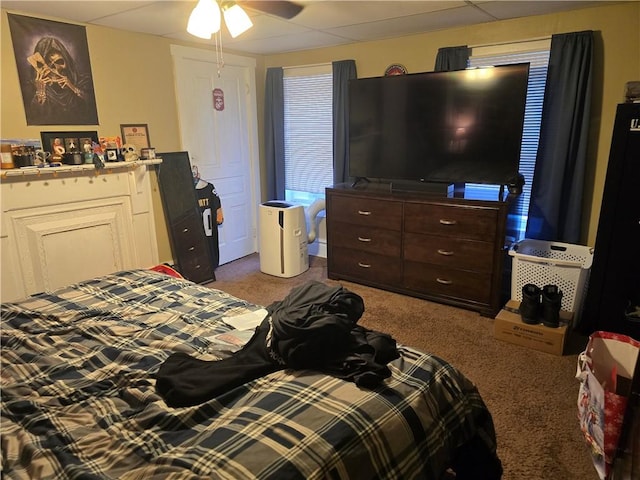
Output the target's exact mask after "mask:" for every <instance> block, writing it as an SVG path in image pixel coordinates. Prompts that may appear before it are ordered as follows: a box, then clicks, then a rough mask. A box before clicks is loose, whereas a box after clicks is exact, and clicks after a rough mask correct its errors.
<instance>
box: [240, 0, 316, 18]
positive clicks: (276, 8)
mask: <svg viewBox="0 0 640 480" xmlns="http://www.w3.org/2000/svg"><path fill="white" fill-rule="evenodd" d="M237 3H238V4H239V5H240V6H242V7H247V8H251V9H253V10H258V11H260V12H264V13H268V14H270V15H277V16H278V17H282V18H286V19H291V18H293V17H295V16H296V15H298V14H299V13H300V12H301V11H302V9H303V8H304V7H303V6H302V5H298V4H297V3H294V2H288V1H284V0H282V1H281V0H262V1H261V0H257V1H253V2H252V1H240V0H239V1H238V2H237Z"/></svg>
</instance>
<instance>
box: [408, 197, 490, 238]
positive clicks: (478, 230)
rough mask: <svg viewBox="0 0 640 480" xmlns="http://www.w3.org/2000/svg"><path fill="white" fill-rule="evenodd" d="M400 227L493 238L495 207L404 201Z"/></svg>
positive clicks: (444, 233)
mask: <svg viewBox="0 0 640 480" xmlns="http://www.w3.org/2000/svg"><path fill="white" fill-rule="evenodd" d="M404 219H405V220H404V231H405V232H415V233H429V234H434V235H447V236H455V237H458V238H468V239H472V240H484V241H486V242H493V240H494V238H495V235H496V223H497V221H498V210H497V209H492V208H481V207H472V206H467V205H437V204H423V203H410V202H407V203H406V204H405V206H404Z"/></svg>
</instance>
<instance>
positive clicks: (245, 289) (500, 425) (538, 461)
mask: <svg viewBox="0 0 640 480" xmlns="http://www.w3.org/2000/svg"><path fill="white" fill-rule="evenodd" d="M216 276H217V281H216V282H213V283H210V284H209V285H208V286H209V287H211V288H217V289H220V290H223V291H226V292H228V293H230V294H232V295H235V296H237V297H240V298H243V299H245V300H248V301H250V302H253V303H256V304H258V305H263V306H266V305H268V304H270V303H271V302H273V301H275V300H280V299H282V298H284V296H286V295H287V293H288V292H289V291H290V290H291V288H293V287H294V286H297V285H300V284H302V283H305V282H307V281H309V280H321V281H326V282H328V283H336V282H333V281H331V280H327V268H326V259H324V258H319V257H311V261H310V268H309V270H308V271H306V272H305V273H303V274H302V275H298V276H296V277H293V278H279V277H274V276H270V275H266V274H264V273H262V272H260V262H259V257H258V255H257V254H253V255H250V256H248V257H245V258H242V259H240V260H236V261H234V262H231V263H228V264H225V265H222V266H221V267H219V268H218V269H217V270H216ZM340 283H341V284H342V285H344V286H345V287H346V288H348V289H349V290H351V291H353V292H355V293H357V294H359V295H360V296H361V297H362V298H363V299H364V303H365V313H364V315H363V317H362V319H361V320H360V322H359V323H360V324H361V325H363V326H365V327H367V328H370V329H373V330H379V331H383V332H387V333H389V334H391V335H392V336H393V337H394V338H395V339H396V341H398V342H400V343H403V344H406V345H411V346H414V347H417V348H420V349H421V350H423V351H428V352H431V353H433V354H436V355H438V356H440V357H442V358H443V359H445V360H447V361H448V362H449V363H451V364H453V365H454V366H456V367H457V368H458V369H459V370H461V371H462V372H463V373H464V374H465V375H466V376H467V377H468V378H469V379H470V380H471V381H473V382H474V383H475V384H476V385H477V387H478V389H479V390H480V393H481V395H482V397H483V398H484V400H485V403H486V404H487V406H488V407H489V410H490V411H491V413H492V415H493V420H494V423H495V426H496V432H497V436H498V454H499V456H500V458H501V460H502V462H503V465H504V476H503V479H504V480H597V479H598V475H597V474H596V472H595V469H594V468H593V465H592V463H591V459H590V457H589V453H588V450H587V447H586V445H585V443H584V441H583V438H582V436H581V433H580V430H579V427H578V422H577V416H576V412H577V409H576V399H577V395H578V382H577V380H576V379H575V372H576V359H577V354H578V353H579V351H580V350H581V349H582V348H583V347H584V345H585V343H586V339H584V338H579V337H578V338H572V339H571V341H570V343H571V345H570V346H569V353H565V355H564V356H562V357H560V356H554V355H550V354H547V353H541V352H537V351H534V350H529V349H526V348H524V347H519V346H516V345H511V344H508V343H505V342H502V341H499V340H496V339H495V338H494V337H493V319H490V318H485V317H481V316H480V315H479V314H477V313H475V312H472V311H468V310H463V309H459V308H455V307H451V306H447V305H441V304H438V303H434V302H429V301H426V300H421V299H417V298H412V297H408V296H405V295H399V294H395V293H390V292H386V291H383V290H378V289H375V288H370V287H365V286H362V285H359V284H355V283H351V282H340Z"/></svg>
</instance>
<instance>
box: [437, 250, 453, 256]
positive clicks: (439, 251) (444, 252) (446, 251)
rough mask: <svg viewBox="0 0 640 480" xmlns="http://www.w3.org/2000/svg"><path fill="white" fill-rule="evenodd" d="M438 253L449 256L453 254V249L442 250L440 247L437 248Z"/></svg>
mask: <svg viewBox="0 0 640 480" xmlns="http://www.w3.org/2000/svg"><path fill="white" fill-rule="evenodd" d="M438 253H439V254H440V255H444V256H445V257H450V256H451V255H453V251H451V250H443V249H441V248H439V249H438Z"/></svg>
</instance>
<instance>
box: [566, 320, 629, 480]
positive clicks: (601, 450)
mask: <svg viewBox="0 0 640 480" xmlns="http://www.w3.org/2000/svg"><path fill="white" fill-rule="evenodd" d="M639 352H640V342H638V341H637V340H634V339H633V338H631V337H628V336H626V335H619V334H616V333H611V332H602V331H598V332H594V333H593V334H592V335H591V336H590V337H589V342H588V343H587V347H586V349H585V351H584V352H582V353H581V354H580V355H579V356H578V369H577V372H576V378H577V379H578V380H579V381H580V390H579V393H578V419H579V421H580V429H581V430H582V433H583V435H584V438H585V441H586V442H587V445H588V446H589V447H590V449H591V455H592V458H593V463H594V466H595V468H596V470H597V472H598V475H599V476H600V478H601V479H602V480H605V479H607V478H609V474H610V473H611V465H612V464H613V460H614V458H615V454H616V449H617V448H618V441H619V439H620V433H621V431H622V424H623V421H624V415H625V411H626V407H627V401H628V399H629V396H630V394H631V381H632V379H633V375H634V373H635V372H634V370H635V367H636V362H637V359H638V354H639Z"/></svg>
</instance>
